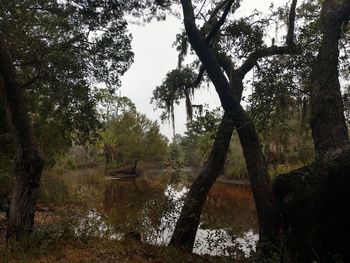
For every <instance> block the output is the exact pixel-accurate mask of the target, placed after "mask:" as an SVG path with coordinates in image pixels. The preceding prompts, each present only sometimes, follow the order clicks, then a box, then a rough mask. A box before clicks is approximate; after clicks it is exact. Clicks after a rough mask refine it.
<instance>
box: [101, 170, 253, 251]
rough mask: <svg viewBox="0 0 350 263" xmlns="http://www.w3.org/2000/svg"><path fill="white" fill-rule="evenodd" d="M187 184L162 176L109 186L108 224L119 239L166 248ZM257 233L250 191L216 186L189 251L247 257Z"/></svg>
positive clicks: (179, 177)
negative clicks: (131, 236) (134, 235)
mask: <svg viewBox="0 0 350 263" xmlns="http://www.w3.org/2000/svg"><path fill="white" fill-rule="evenodd" d="M190 181H191V177H190V176H189V174H180V173H172V174H171V173H170V174H169V173H164V172H163V173H153V174H149V175H145V176H141V177H139V178H137V180H136V182H135V183H136V185H135V184H134V182H132V181H115V180H111V181H110V183H109V184H108V186H107V187H106V191H105V195H104V209H105V213H106V214H107V215H108V220H109V222H108V224H110V225H112V226H113V227H114V229H115V231H116V232H117V233H121V232H123V233H126V232H128V231H134V232H140V233H141V238H142V240H144V241H146V242H148V243H152V244H160V245H166V244H168V242H169V241H170V238H171V235H172V233H173V230H174V227H175V223H176V221H177V218H178V217H179V214H180V211H181V207H182V205H183V199H184V197H185V195H186V193H187V192H188V187H189V185H190ZM256 231H257V219H256V211H255V206H254V201H253V198H252V194H251V191H250V187H249V186H247V185H234V184H228V183H220V182H218V183H216V184H215V185H214V186H213V188H212V189H211V191H210V193H209V195H208V198H207V201H206V203H205V207H204V210H203V214H202V218H201V223H200V226H199V229H198V231H197V236H196V241H195V247H194V249H193V251H194V252H195V253H198V254H211V255H227V254H230V253H231V254H232V250H233V249H234V250H235V251H237V249H239V250H241V251H243V253H244V254H245V255H248V254H249V252H250V251H251V250H252V249H255V244H256V241H257V239H258V235H257V234H256ZM234 253H236V252H234Z"/></svg>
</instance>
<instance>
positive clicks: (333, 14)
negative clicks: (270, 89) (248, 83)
mask: <svg viewBox="0 0 350 263" xmlns="http://www.w3.org/2000/svg"><path fill="white" fill-rule="evenodd" d="M332 2H335V1H333V0H332V1H325V2H324V5H323V10H322V18H321V19H322V31H323V38H322V43H321V47H320V49H319V53H318V56H317V60H316V63H315V66H314V68H313V72H312V80H311V81H312V91H311V97H310V98H311V119H310V124H311V128H312V136H313V139H314V144H315V150H316V157H317V158H319V157H321V156H322V155H323V154H325V153H326V152H327V151H329V150H332V149H336V148H338V147H341V146H343V145H344V144H346V143H348V142H349V137H348V130H347V127H346V123H345V117H344V107H343V101H342V97H341V92H340V84H339V72H338V60H339V58H338V57H339V48H338V45H339V39H340V36H341V26H342V23H343V21H344V19H342V17H341V15H340V14H338V12H337V11H336V10H337V8H336V7H335V6H333V8H332ZM338 2H341V1H338Z"/></svg>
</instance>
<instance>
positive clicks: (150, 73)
mask: <svg viewBox="0 0 350 263" xmlns="http://www.w3.org/2000/svg"><path fill="white" fill-rule="evenodd" d="M272 2H273V3H274V4H275V5H276V6H280V5H284V4H286V3H289V2H290V1H288V0H275V1H271V0H259V1H257V0H243V1H242V5H241V7H240V8H239V9H238V10H237V14H236V15H242V16H243V15H246V14H249V13H251V12H252V11H253V10H254V9H258V10H259V11H264V10H265V11H266V10H267V9H268V8H269V6H270V4H271V3H272ZM182 27H183V24H182V21H181V20H180V19H177V18H175V17H171V16H169V17H167V19H166V20H165V21H160V22H159V21H153V22H151V23H148V24H146V25H143V26H140V25H133V24H130V25H129V31H130V33H131V34H132V35H133V41H132V49H133V52H134V53H135V61H134V63H133V65H132V66H131V68H130V69H129V70H128V71H127V72H126V74H125V75H124V76H123V77H122V87H121V89H120V92H121V95H123V96H127V97H129V98H130V99H131V100H132V101H133V102H134V103H135V104H136V108H137V110H138V111H139V112H141V113H144V114H146V115H147V116H148V117H149V118H150V119H152V120H157V121H158V122H159V124H160V127H161V132H162V133H163V134H164V135H166V136H167V137H168V138H171V136H172V129H171V125H170V124H168V123H164V124H162V123H161V121H160V119H159V116H160V114H161V111H159V110H156V111H155V109H154V105H151V104H150V99H151V97H152V91H153V90H154V89H155V87H156V86H158V85H160V84H161V83H162V80H163V79H164V77H165V75H166V73H167V72H169V71H170V70H172V69H175V68H176V66H177V55H178V53H177V52H176V50H175V48H172V44H173V42H174V40H175V36H176V34H177V33H178V32H180V30H181V28H182ZM193 103H194V104H203V103H208V104H209V105H210V108H216V107H218V106H220V102H219V99H218V96H217V94H216V92H215V90H214V89H213V88H211V89H206V88H205V89H202V90H201V91H197V93H196V94H195V100H194V102H193ZM175 119H176V120H175V129H176V133H180V134H182V133H183V132H184V131H185V129H186V126H185V123H186V109H185V106H184V103H182V104H180V105H179V106H177V107H176V108H175Z"/></svg>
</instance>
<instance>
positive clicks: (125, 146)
mask: <svg viewBox="0 0 350 263" xmlns="http://www.w3.org/2000/svg"><path fill="white" fill-rule="evenodd" d="M101 139H102V141H101V142H102V143H103V144H104V147H105V151H106V148H108V154H109V155H111V156H110V157H111V159H112V160H114V161H115V162H116V164H117V165H121V164H125V163H131V162H133V161H134V160H143V161H146V162H161V161H163V160H164V158H165V156H166V151H167V139H166V138H165V137H164V136H163V135H161V134H160V132H159V125H158V124H157V122H153V121H151V120H149V119H148V118H147V117H146V116H145V115H143V114H140V113H138V112H132V111H131V112H124V113H122V114H121V115H118V116H115V117H113V118H112V119H111V120H110V122H109V123H107V124H106V128H105V129H104V130H103V131H102V133H101Z"/></svg>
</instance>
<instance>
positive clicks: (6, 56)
mask: <svg viewBox="0 0 350 263" xmlns="http://www.w3.org/2000/svg"><path fill="white" fill-rule="evenodd" d="M0 77H1V79H2V84H1V87H0V88H1V90H2V94H3V95H4V98H5V108H6V110H7V113H8V121H9V126H10V127H11V129H12V133H13V137H14V140H15V142H16V146H17V153H16V157H15V168H14V188H13V193H12V199H11V204H10V212H9V219H8V228H7V240H10V239H19V238H21V237H23V236H25V235H28V234H29V233H30V232H31V231H32V229H33V225H34V213H35V208H36V203H37V199H38V190H39V184H40V178H41V173H42V169H43V165H44V161H43V159H42V157H41V155H40V153H39V150H38V147H37V144H36V142H35V139H34V134H33V128H32V124H31V121H30V118H29V116H28V112H27V109H26V106H25V99H24V94H23V91H22V89H21V86H20V85H19V83H18V82H17V80H16V71H15V67H14V65H13V62H12V58H11V56H10V53H9V51H8V49H7V47H6V44H5V42H4V40H3V39H0Z"/></svg>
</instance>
